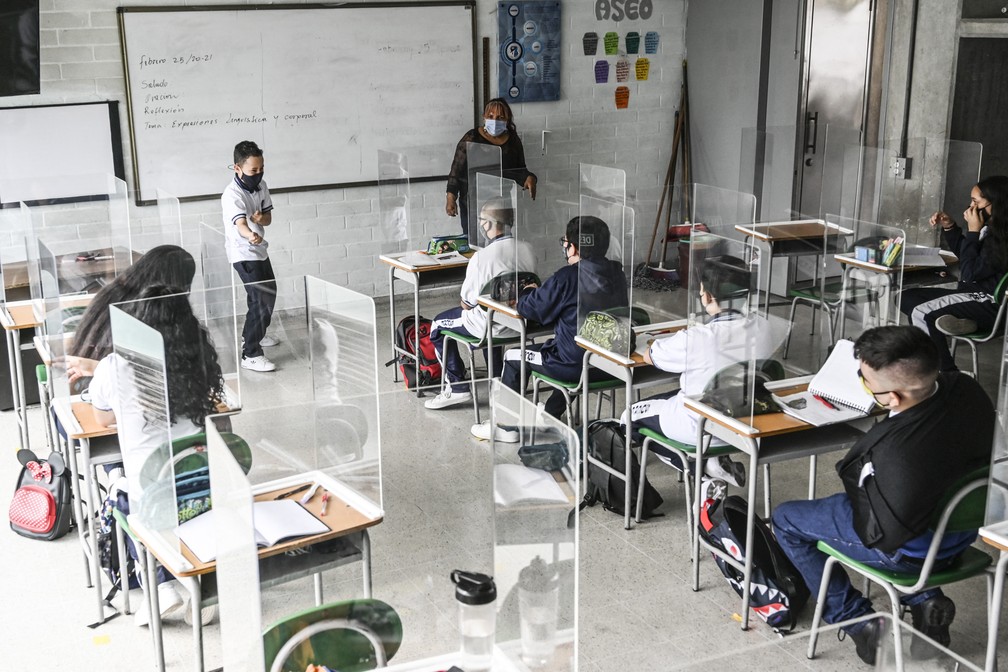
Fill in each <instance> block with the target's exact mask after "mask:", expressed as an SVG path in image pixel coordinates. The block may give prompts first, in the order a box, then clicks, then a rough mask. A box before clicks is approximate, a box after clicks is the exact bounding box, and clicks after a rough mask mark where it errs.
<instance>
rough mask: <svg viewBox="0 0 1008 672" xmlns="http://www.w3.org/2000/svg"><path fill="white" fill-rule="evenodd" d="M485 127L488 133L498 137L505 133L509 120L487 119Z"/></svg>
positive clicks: (484, 123)
mask: <svg viewBox="0 0 1008 672" xmlns="http://www.w3.org/2000/svg"><path fill="white" fill-rule="evenodd" d="M483 128H484V129H485V130H486V132H487V133H489V134H490V135H492V136H493V137H495V138H496V137H497V136H498V135H503V133H504V131H506V130H507V122H506V121H504V120H503V119H485V120H484V121H483Z"/></svg>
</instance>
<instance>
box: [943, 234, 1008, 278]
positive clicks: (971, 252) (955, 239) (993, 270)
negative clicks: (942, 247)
mask: <svg viewBox="0 0 1008 672" xmlns="http://www.w3.org/2000/svg"><path fill="white" fill-rule="evenodd" d="M988 233H989V230H988V228H987V227H986V226H985V227H984V228H983V229H981V230H980V231H978V232H973V231H966V232H963V230H962V229H960V228H959V227H958V226H956V227H953V228H952V229H950V230H948V231H942V237H944V238H945V243H946V244H947V245H948V246H949V249H950V250H952V251H953V252H955V255H956V256H957V257H959V284H958V286H957V287H956V289H957V290H958V291H960V292H983V293H984V294H994V289H995V288H996V287H997V283H998V280H1000V279H1001V277H1002V276H1003V275H1004V274H1005V273H1006V272H1008V268H1000V267H999V266H997V265H996V264H995V263H994V259H993V246H992V245H991V246H987V245H985V244H984V240H985V239H986V238H987V234H988Z"/></svg>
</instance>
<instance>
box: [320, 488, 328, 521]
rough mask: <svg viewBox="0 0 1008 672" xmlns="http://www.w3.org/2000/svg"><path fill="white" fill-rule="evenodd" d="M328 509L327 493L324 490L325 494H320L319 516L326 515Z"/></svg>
mask: <svg viewBox="0 0 1008 672" xmlns="http://www.w3.org/2000/svg"><path fill="white" fill-rule="evenodd" d="M328 508H329V491H328V490H326V491H325V492H323V493H322V514H321V515H323V516H324V515H325V514H326V509H328Z"/></svg>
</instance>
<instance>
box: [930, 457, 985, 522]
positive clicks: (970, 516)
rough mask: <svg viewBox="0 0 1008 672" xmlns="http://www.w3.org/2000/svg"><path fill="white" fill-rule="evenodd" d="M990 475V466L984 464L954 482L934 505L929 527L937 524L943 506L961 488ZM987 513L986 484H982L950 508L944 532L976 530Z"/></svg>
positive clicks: (943, 508)
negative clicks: (950, 512)
mask: <svg viewBox="0 0 1008 672" xmlns="http://www.w3.org/2000/svg"><path fill="white" fill-rule="evenodd" d="M989 475H990V466H989V465H984V466H983V467H981V468H979V469H975V470H974V471H972V472H970V473H969V474H967V475H966V476H963V477H962V478H961V479H959V481H957V482H956V484H955V485H953V486H952V487H951V488H949V491H948V492H947V493H946V494H945V496H944V497H942V499H941V501H940V502H939V503H938V505H937V506H936V507H935V511H934V514H933V515H932V517H931V524H930V526H929V527H930V528H931V529H934V528H935V527H937V526H938V521H939V520H940V519H941V516H942V513H943V512H944V510H945V507H946V506H947V505H948V503H949V502H950V501H952V499H953V498H954V497H955V496H956V495H957V494H958V493H959V491H960V490H962V489H963V488H964V487H966V486H967V485H969V484H970V483H971V482H973V481H975V480H978V479H985V478H987V477H988V476H989ZM986 513H987V486H986V485H983V486H981V487H978V488H974V489H973V490H971V491H970V492H969V493H968V494H967V495H966V496H965V497H963V498H962V499H961V500H960V501H959V503H958V504H957V505H956V507H955V508H954V509H953V510H952V514H951V515H950V516H949V520H948V523H946V525H945V531H946V532H970V531H973V530H978V529H980V528H981V527H983V524H984V518H985V516H986Z"/></svg>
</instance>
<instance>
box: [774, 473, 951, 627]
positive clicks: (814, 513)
mask: <svg viewBox="0 0 1008 672" xmlns="http://www.w3.org/2000/svg"><path fill="white" fill-rule="evenodd" d="M772 519H773V530H774V536H775V537H776V538H777V541H778V542H779V543H780V545H781V548H783V549H784V553H785V554H787V556H788V558H790V559H791V562H792V563H794V566H795V568H796V569H797V570H798V571H799V572H800V573H801V575H802V578H804V579H805V583H806V584H807V585H808V587H809V590H810V591H812V597H816V596H817V595H818V594H819V584H820V582H821V581H822V575H823V570H824V569H825V566H826V558H827V557H828V556H827V555H826V554H825V553H823V552H821V551H819V550H818V549H817V548H816V542H817V541H819V540H820V539H821V540H823V541H825V542H827V543H829V545H830V546H832V547H833V548H835V549H836V550H838V551H840V552H841V553H843V554H844V555H846V556H847V557H849V558H851V559H853V560H857V561H858V562H863V563H865V564H866V565H869V566H871V567H876V568H881V569H891V570H894V571H899V572H916V571H919V570H920V567H921V561H920V559H918V558H911V557H909V556H905V555H903V553H902V551H896V553H895V554H893V555H889V554H888V553H883V552H882V551H879V550H877V549H873V548H867V547H866V546H865V545H864V542H862V541H861V538H860V537H858V534H857V532H856V531H855V530H854V516H853V510H852V509H851V503H850V499H848V497H847V495H846V494H845V493H839V494H836V495H833V496H831V497H826V498H825V499H812V500H798V501H793V502H784V503H783V504H781V505H780V506H778V507H777V508H776V509H775V510H774V512H773V516H772ZM939 595H941V589H940V588H931V589H928V590H925V591H924V592H921V593H917V594H916V595H908V596H906V597H903V598H902V599H901V600H900V601H901V602H902V603H903V604H904V605H906V606H913V605H915V604H919V603H921V602H923V601H925V600H928V599H931V598H933V597H937V596H939ZM872 611H873V609H872V606H871V601H869V600H868V598H866V597H865V596H864V595H862V594H861V592H860V591H858V590H856V589H855V588H854V586H852V585H851V582H850V579H849V578H848V576H847V572H845V571H843V569H842V568H840V567H836V569H835V571H834V572H833V573H832V575H831V576H830V582H829V589H828V591H827V593H826V604H825V605H824V606H823V620H825V621H826V622H827V623H839V622H841V621H846V620H849V619H852V618H857V617H858V616H863V615H865V614H867V613H870V612H872Z"/></svg>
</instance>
